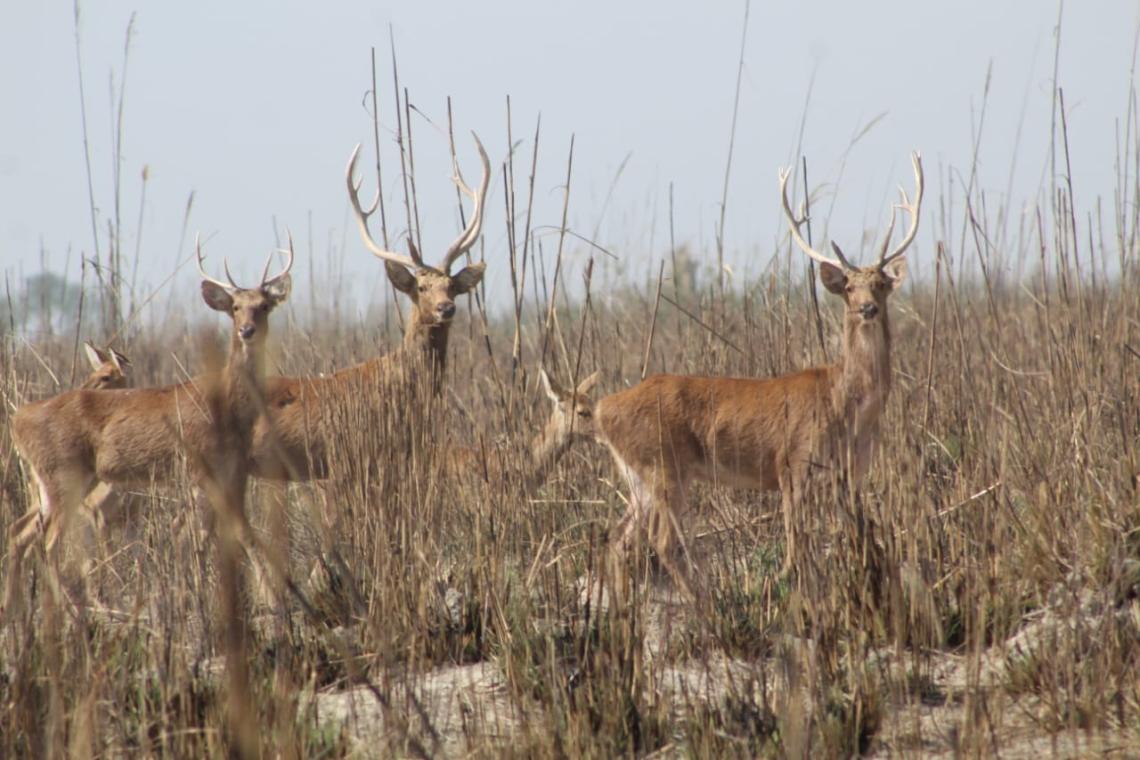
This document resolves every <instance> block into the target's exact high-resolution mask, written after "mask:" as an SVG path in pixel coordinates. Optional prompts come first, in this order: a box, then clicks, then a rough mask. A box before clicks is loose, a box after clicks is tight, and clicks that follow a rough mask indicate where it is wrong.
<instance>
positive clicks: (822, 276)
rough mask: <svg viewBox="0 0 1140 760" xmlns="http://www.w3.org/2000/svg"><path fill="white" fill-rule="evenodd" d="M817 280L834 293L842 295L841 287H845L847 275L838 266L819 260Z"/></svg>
mask: <svg viewBox="0 0 1140 760" xmlns="http://www.w3.org/2000/svg"><path fill="white" fill-rule="evenodd" d="M819 281H820V282H822V283H823V287H825V288H827V289H828V291H829V292H831V293H834V294H835V295H842V294H843V289H844V288H845V287H847V275H846V274H844V272H843V270H842V269H840V268H839V267H837V266H835V265H834V264H828V263H827V262H820V265H819Z"/></svg>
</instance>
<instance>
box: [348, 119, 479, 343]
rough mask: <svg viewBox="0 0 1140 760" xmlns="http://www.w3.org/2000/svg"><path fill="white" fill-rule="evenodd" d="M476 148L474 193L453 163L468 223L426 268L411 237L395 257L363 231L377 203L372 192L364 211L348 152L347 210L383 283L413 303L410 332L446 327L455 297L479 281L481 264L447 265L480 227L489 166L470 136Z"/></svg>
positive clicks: (475, 236)
mask: <svg viewBox="0 0 1140 760" xmlns="http://www.w3.org/2000/svg"><path fill="white" fill-rule="evenodd" d="M471 134H472V137H474V138H475V146H476V148H478V150H479V158H480V160H481V162H482V164H483V177H482V179H481V181H480V182H479V190H478V192H475V191H472V190H471V188H470V187H468V186H467V183H466V182H464V181H463V176H462V175H461V174H460V171H459V165H458V164H456V165H455V175H454V176H453V177H452V179H453V181H454V182H455V184H456V185H458V186H459V189H460V190H461V191H462V192H463V193H464V194H465V195H467V196H468V197H470V198H471V200H472V207H471V219H470V220H469V221H468V223H467V228H466V229H465V230H463V232H462V233H461V234H460V235H459V237H457V238H456V239H455V241H454V242H453V243H452V244H451V245H450V246H448V248H447V252H446V253H444V256H443V259H442V261H441V262H440V264H439V265H438V266H431V265H429V264H426V263H425V262H424V260H423V258H422V257H421V256H420V252H419V251H418V250H417V249H416V246H415V243H413V242H412V240H411V238H410V237H409V239H408V251H409V254H408V255H404V254H400V253H394V252H392V251H389V250H386V249H385V248H384V247H383V246H382V245H380V244H379V243H377V242H376V240H375V239H374V238H373V237H372V233H371V232H370V231H369V229H368V217H369V216H371V215H372V213H373V212H375V211H376V208H377V206H378V205H379V203H380V194H379V191H377V194H376V197H375V198H374V199H373V201H372V203H371V204H369V205H368V207H367V208H365V207H364V206H363V205H361V202H360V186H361V184H362V183H363V180H356V179H355V178H354V175H355V173H356V158H357V155H358V154H359V152H360V145H357V146H356V148H354V149H353V151H352V156H351V157H350V158H349V160H348V170H347V171H346V172H345V180H346V182H347V184H348V197H349V199H350V200H351V201H352V210H353V212H354V213H355V215H356V221H357V224H359V226H360V236H361V238H362V239H363V240H364V245H365V246H366V247H367V248H368V250H369V251H371V252H372V254H373V255H374V256H376V257H377V258H379V259H380V260H382V261H383V262H384V267H385V269H386V270H387V273H388V279H389V280H391V282H392V285H394V286H395V288H396V290H399V291H400V292H401V293H404V294H405V295H407V296H408V298H410V299H411V300H412V304H413V307H414V308H413V311H412V320H411V325H409V332H410V328H411V327H413V326H415V327H428V328H431V327H440V326H446V325H448V324H450V323H451V319H452V317H454V316H455V299H456V298H457V297H458V296H461V295H463V294H464V293H467V292H468V291H470V290H471V289H472V288H474V287H475V286H476V285H478V284H479V281H480V280H482V279H483V270H484V268H485V266H486V265H485V264H483V263H481V262H480V263H476V264H471V265H470V266H467V267H464V268H463V269H461V270H460V271H459V272H457V273H455V274H451V266H452V264H454V263H455V260H456V259H458V258H459V257H460V256H462V255H463V254H464V253H465V252H466V251H467V250H468V249H470V248H471V246H473V245H474V244H475V241H476V240H478V239H479V232H480V229H481V228H482V226H483V208H484V202H485V201H486V198H487V188H488V187H489V186H490V183H491V163H490V161H489V160H488V159H487V152H486V151H485V150H483V143H481V142H479V137H478V135H476V134H475V133H474V132H472V133H471Z"/></svg>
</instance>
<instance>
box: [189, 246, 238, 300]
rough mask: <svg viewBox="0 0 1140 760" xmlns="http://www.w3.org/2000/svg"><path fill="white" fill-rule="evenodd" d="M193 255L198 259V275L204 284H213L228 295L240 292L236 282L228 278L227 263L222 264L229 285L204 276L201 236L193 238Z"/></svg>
mask: <svg viewBox="0 0 1140 760" xmlns="http://www.w3.org/2000/svg"><path fill="white" fill-rule="evenodd" d="M194 253H195V254H196V255H197V257H198V274H199V275H200V276H201V277H202V279H203V280H205V281H206V282H212V283H213V284H215V285H217V286H218V287H219V288H221V289H222V290H225V291H227V292H230V293H232V292H234V291H235V290H241V288H240V287H238V284H237V283H236V282H234V278H233V277H230V266H229V264H228V263H225V262H223V264H224V265H225V270H226V279H228V280H229V281H230V283H229V285H227V284H226V283H224V282H222V281H221V280H215V279H214V278H213V277H211V276H210V275H208V274H206V270H205V269H203V268H202V259H203V258H204V257H203V256H202V238H201V235H195V236H194Z"/></svg>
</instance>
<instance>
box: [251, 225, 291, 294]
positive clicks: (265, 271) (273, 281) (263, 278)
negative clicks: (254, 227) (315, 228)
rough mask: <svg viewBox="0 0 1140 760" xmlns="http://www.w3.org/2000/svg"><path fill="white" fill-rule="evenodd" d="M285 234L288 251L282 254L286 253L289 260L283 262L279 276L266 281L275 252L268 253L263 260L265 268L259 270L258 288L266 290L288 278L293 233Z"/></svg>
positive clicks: (276, 275) (286, 232) (287, 232)
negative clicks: (259, 282)
mask: <svg viewBox="0 0 1140 760" xmlns="http://www.w3.org/2000/svg"><path fill="white" fill-rule="evenodd" d="M285 234H286V235H288V236H289V250H287V251H282V253H288V254H289V260H288V261H287V262H285V268H284V269H283V270H281V272H280V274H275V275H273V277H272V278H271V279H266V277H268V275H269V265H270V264H271V263H273V254H274V253H275V251H270V252H269V257H268V258H267V259H266V260H265V268H264V269H262V270H261V284H260V285H258V287H259V288H268V287H272V286H273V285H276V284H277V282H278V281H280V280H281V279H283V278H284V277H286V276H288V274H289V270H290V269H292V268H293V233H292V232H289V231H288V230H286V231H285Z"/></svg>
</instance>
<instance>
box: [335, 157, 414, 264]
mask: <svg viewBox="0 0 1140 760" xmlns="http://www.w3.org/2000/svg"><path fill="white" fill-rule="evenodd" d="M359 154H360V143H357V144H356V147H355V148H353V149H352V155H351V156H350V157H349V159H348V169H347V170H346V171H345V173H344V179H345V183H346V184H347V185H348V199H349V200H350V201H351V202H352V210H353V213H354V214H355V216H356V223H357V224H358V225H359V227H360V237H361V239H362V240H363V241H364V247H365V248H367V249H368V250H369V251H371V252H372V255H373V256H375V257H376V258H378V259H382V260H383V261H390V262H392V263H393V264H400V265H402V266H406V267H408V268H409V269H419V268H420V267H422V266H423V265H424V264H423V261H421V260H420V257H419V256H418V255H415V256H405V255H403V254H401V253H395V252H394V251H389V250H386V249H385V248H383V247H382V246H381V245H379V244H378V243H377V242H376V241H375V240H374V239H373V238H372V233H371V232H369V230H368V217H369V216H371V215H372V214H373V212H375V211H376V207H377V206H379V205H380V190H379V189H377V190H376V197H375V198H374V199H373V201H372V203H371V205H369V207H368V209H367V210H365V209H364V208H363V207H362V206H361V205H360V186H361V185H363V184H364V180H363V179H361V180H359V181H355V180H354V179H353V175H355V174H356V157H357V156H358V155H359Z"/></svg>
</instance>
